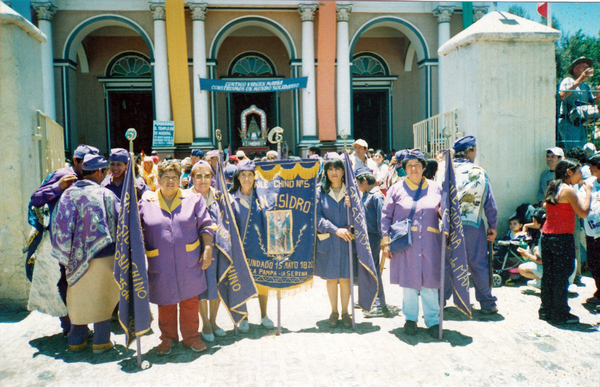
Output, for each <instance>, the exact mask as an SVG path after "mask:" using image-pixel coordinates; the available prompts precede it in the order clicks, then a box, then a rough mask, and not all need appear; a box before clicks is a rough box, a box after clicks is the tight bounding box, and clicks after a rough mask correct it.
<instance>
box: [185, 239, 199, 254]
mask: <svg viewBox="0 0 600 387" xmlns="http://www.w3.org/2000/svg"><path fill="white" fill-rule="evenodd" d="M198 246H200V239H196V242H194V243H192V244H191V245H185V251H187V252H188V253H189V252H190V251H194V250H195V249H196V247H198Z"/></svg>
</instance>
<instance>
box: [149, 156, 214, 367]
mask: <svg viewBox="0 0 600 387" xmlns="http://www.w3.org/2000/svg"><path fill="white" fill-rule="evenodd" d="M179 176H181V166H180V165H179V163H178V162H177V161H174V160H169V161H163V162H162V163H160V165H159V167H158V179H159V183H160V188H159V189H158V190H157V191H156V192H146V193H145V194H144V196H143V197H142V200H140V219H141V221H142V229H143V232H144V243H145V245H146V256H147V257H148V283H149V290H150V291H149V294H150V302H152V303H155V304H157V305H158V326H159V328H160V332H161V335H160V338H161V340H162V342H161V344H160V345H159V346H158V347H157V350H156V352H157V354H158V355H166V354H169V353H170V352H171V347H172V346H173V344H174V343H176V342H177V341H179V337H178V333H177V305H179V325H180V330H181V335H182V336H183V345H184V346H185V347H189V348H191V349H192V350H193V351H195V352H201V351H204V350H205V349H206V345H205V344H204V343H203V342H202V340H201V338H200V333H199V332H198V327H199V325H200V321H199V318H198V307H199V299H198V295H200V293H202V292H204V291H205V290H206V288H207V286H206V276H205V273H204V270H206V269H207V268H208V266H209V265H210V263H211V260H212V243H213V229H212V223H213V222H212V219H211V217H210V214H209V212H208V210H207V208H206V202H205V200H204V198H203V197H202V195H198V194H194V193H191V192H189V191H185V192H182V191H181V190H180V189H179Z"/></svg>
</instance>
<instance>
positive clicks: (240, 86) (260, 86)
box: [200, 77, 308, 93]
mask: <svg viewBox="0 0 600 387" xmlns="http://www.w3.org/2000/svg"><path fill="white" fill-rule="evenodd" d="M307 79H308V78H307V77H301V78H284V79H273V80H270V81H266V80H265V81H242V80H239V81H221V80H218V79H206V78H200V90H208V91H220V92H224V93H270V92H273V91H285V90H294V89H304V88H305V87H306V80H307Z"/></svg>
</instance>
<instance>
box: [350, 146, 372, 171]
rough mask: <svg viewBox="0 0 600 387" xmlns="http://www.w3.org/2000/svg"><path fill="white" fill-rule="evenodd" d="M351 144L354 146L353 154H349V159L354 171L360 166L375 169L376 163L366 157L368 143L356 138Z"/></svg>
mask: <svg viewBox="0 0 600 387" xmlns="http://www.w3.org/2000/svg"><path fill="white" fill-rule="evenodd" d="M352 146H353V147H354V154H352V155H351V156H350V160H351V161H352V168H353V169H354V172H356V170H357V169H359V168H362V167H367V168H369V169H370V170H371V171H375V170H377V163H376V162H375V161H374V160H373V159H370V158H369V157H367V150H368V149H369V145H368V144H367V142H366V141H365V140H361V139H358V140H356V141H354V143H353V144H352Z"/></svg>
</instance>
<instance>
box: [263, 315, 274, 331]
mask: <svg viewBox="0 0 600 387" xmlns="http://www.w3.org/2000/svg"><path fill="white" fill-rule="evenodd" d="M260 323H261V324H262V326H263V327H265V328H273V327H274V326H275V325H274V324H273V321H271V319H270V318H269V317H267V316H265V317H263V318H262V320H260Z"/></svg>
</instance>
